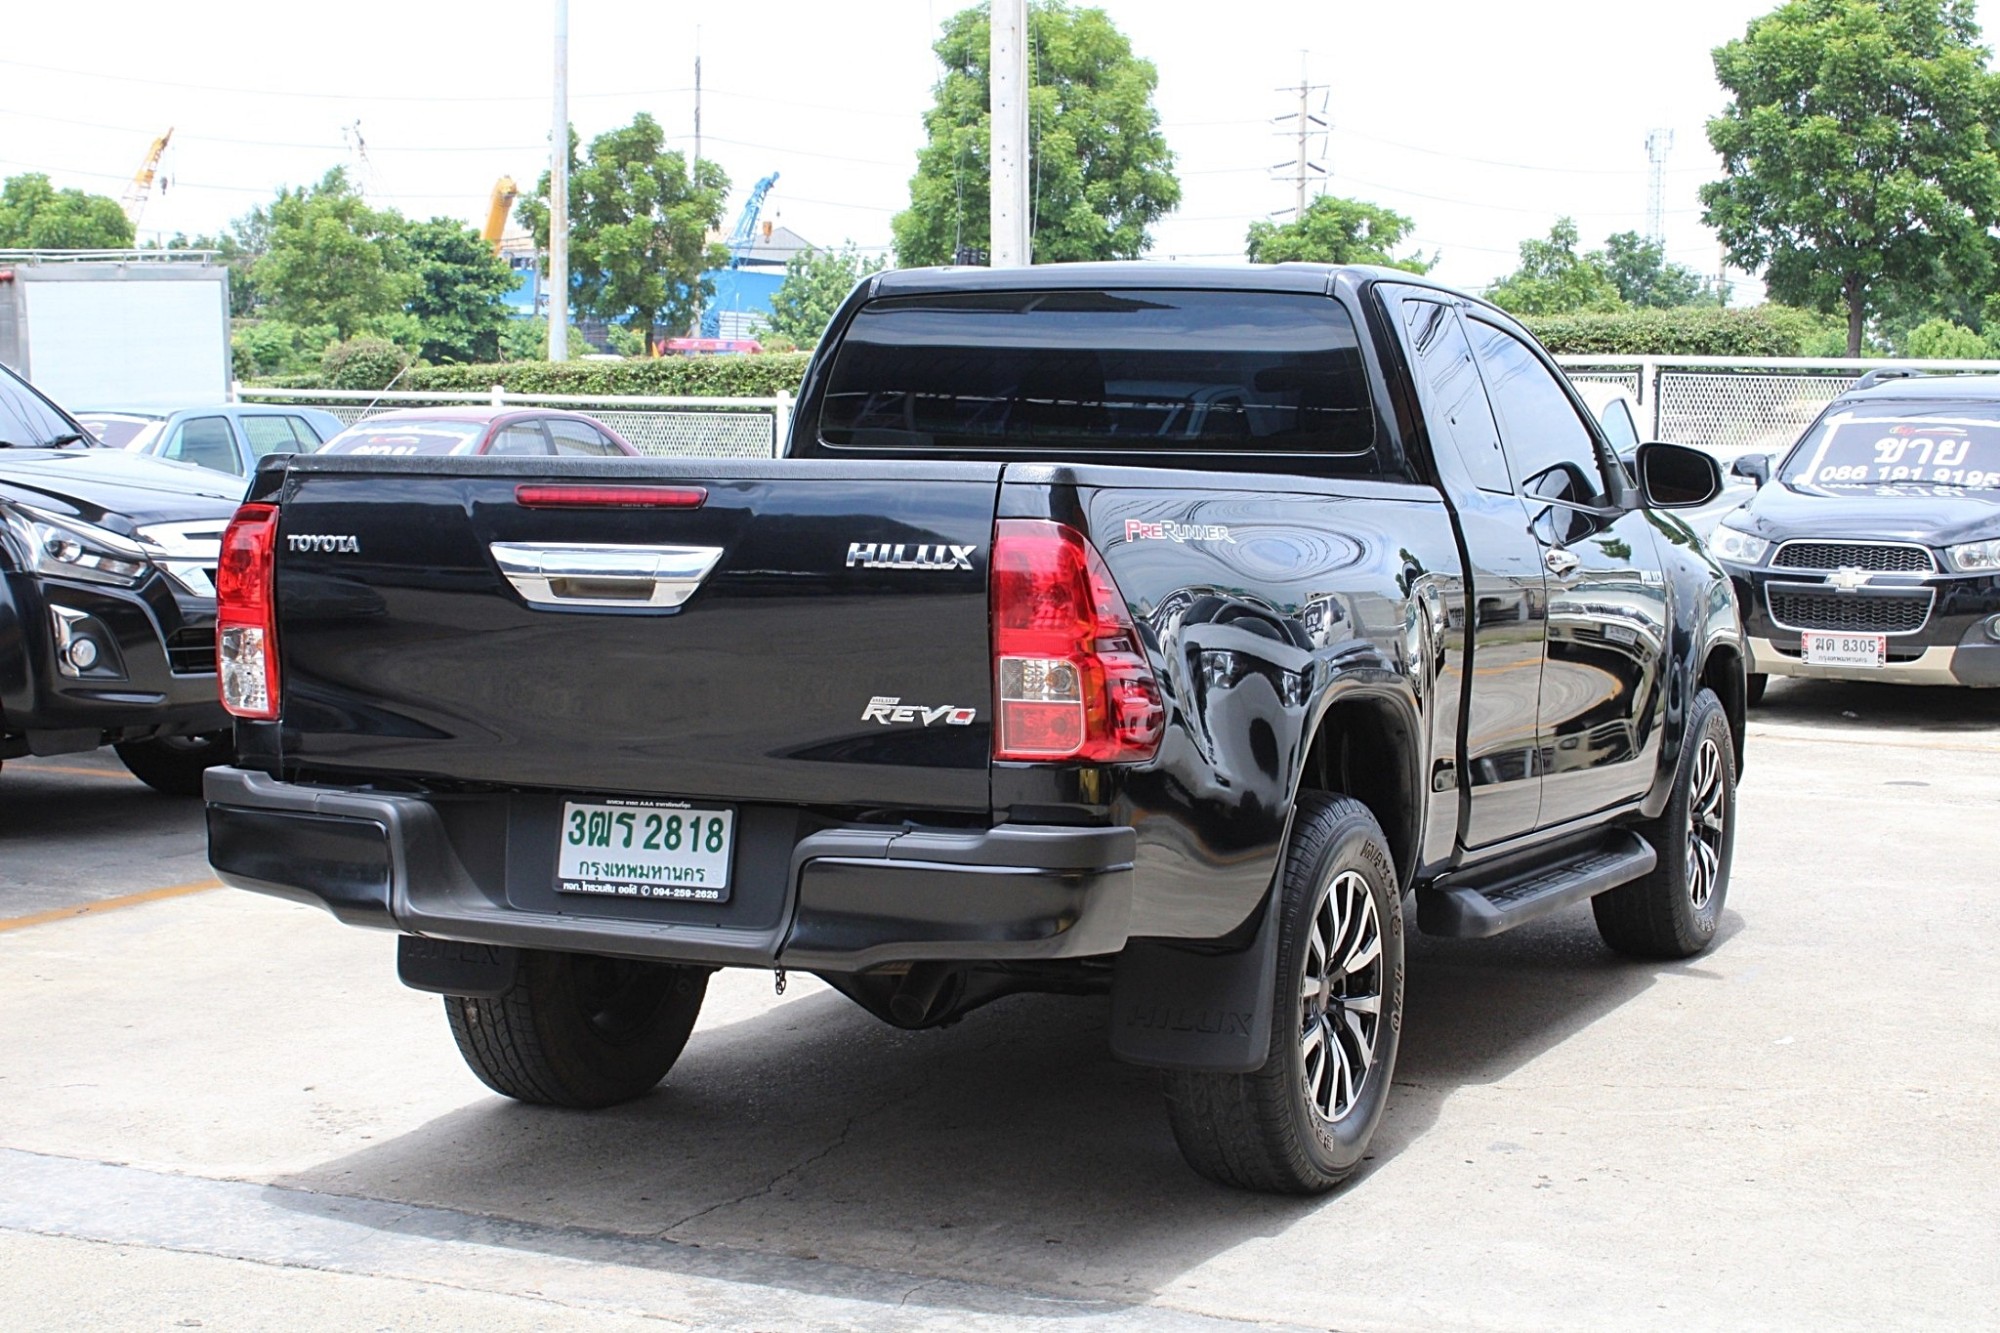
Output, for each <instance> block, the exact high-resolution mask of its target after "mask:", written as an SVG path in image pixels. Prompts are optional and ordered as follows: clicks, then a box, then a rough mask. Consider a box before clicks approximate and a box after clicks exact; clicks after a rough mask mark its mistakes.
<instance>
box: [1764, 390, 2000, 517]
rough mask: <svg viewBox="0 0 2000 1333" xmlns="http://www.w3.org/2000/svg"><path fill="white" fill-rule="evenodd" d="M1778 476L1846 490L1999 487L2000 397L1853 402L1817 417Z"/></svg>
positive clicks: (1952, 491)
mask: <svg viewBox="0 0 2000 1333" xmlns="http://www.w3.org/2000/svg"><path fill="white" fill-rule="evenodd" d="M1779 476H1780V477H1782V478H1783V479H1784V480H1785V481H1786V482H1788V483H1790V484H1791V485H1792V486H1794V487H1796V488H1798V489H1800V490H1806V491H1817V492H1822V493H1824V492H1839V493H1840V494H1843V495H1898V494H1901V495H1907V494H1909V493H1910V492H1911V491H1913V490H1915V491H1917V492H1919V493H1921V492H1924V491H1930V492H1932V493H1935V494H1939V495H1956V494H1962V493H1964V492H1966V491H1982V492H1988V493H1991V492H1996V491H2000V403H1994V402H1990V401H1989V402H1981V401H1970V402H1958V403H1951V402H1922V403H1909V402H1865V401H1864V402H1859V403H1852V404H1849V405H1848V406H1847V407H1845V408H1842V409H1839V410H1836V411H1832V412H1829V413H1827V414H1826V415H1825V416H1824V417H1822V418H1820V420H1819V421H1818V422H1817V423H1816V424H1815V425H1814V426H1813V428H1812V429H1811V430H1810V431H1808V432H1807V433H1806V435H1805V438H1803V439H1802V440H1800V441H1799V444H1798V447H1797V448H1796V449H1794V450H1792V452H1791V454H1790V455H1789V456H1788V457H1787V458H1786V459H1785V462H1784V464H1783V466H1782V467H1781V468H1780V469H1779Z"/></svg>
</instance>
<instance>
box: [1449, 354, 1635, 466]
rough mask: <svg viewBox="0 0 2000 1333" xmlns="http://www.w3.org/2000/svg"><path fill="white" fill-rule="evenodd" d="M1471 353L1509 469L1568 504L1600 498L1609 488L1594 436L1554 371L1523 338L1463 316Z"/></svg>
mask: <svg viewBox="0 0 2000 1333" xmlns="http://www.w3.org/2000/svg"><path fill="white" fill-rule="evenodd" d="M1466 331H1467V334H1468V336H1469V337H1470V339H1471V341H1472V354H1473V356H1474V357H1475V358H1476V359H1477V360H1478V362H1479V371H1480V374H1481V375H1482V376H1484V377H1485V380H1486V393H1487V396H1488V397H1489V398H1491V399H1492V401H1493V410H1494V412H1495V413H1496V414H1497V415H1498V416H1499V418H1500V431H1501V438H1502V439H1503V440H1505V441H1506V446H1507V458H1508V461H1509V462H1510V463H1511V464H1512V465H1513V469H1514V475H1515V476H1517V477H1521V478H1523V479H1524V485H1525V489H1527V491H1528V492H1529V493H1530V494H1532V495H1537V496H1541V497H1544V498H1547V499H1553V500H1568V501H1570V502H1571V503H1573V504H1590V503H1592V502H1594V501H1597V500H1600V499H1602V498H1603V497H1604V495H1605V494H1606V493H1607V492H1608V490H1609V489H1610V488H1609V487H1608V486H1607V485H1606V483H1605V474H1604V459H1603V457H1602V455H1601V454H1600V453H1599V451H1598V446H1597V437H1596V436H1594V435H1592V434H1591V431H1590V427H1589V426H1588V425H1586V424H1584V419H1583V417H1582V415H1580V414H1579V413H1578V412H1577V410H1576V406H1575V404H1573V403H1571V402H1570V398H1569V394H1568V393H1567V392H1566V391H1565V390H1564V389H1563V386H1562V384H1561V383H1560V382H1558V381H1557V379H1556V377H1555V373H1554V372H1553V371H1551V370H1550V369H1549V368H1548V367H1547V366H1546V365H1544V364H1543V363H1542V359H1541V358H1540V357H1539V356H1536V355H1535V352H1534V350H1533V349H1532V348H1530V347H1529V346H1528V345H1527V344H1526V343H1525V342H1522V341H1521V340H1520V339H1519V338H1517V337H1515V336H1514V335H1513V334H1511V333H1509V332H1508V331H1507V330H1505V329H1503V328H1501V327H1499V326H1498V325H1496V324H1488V323H1487V322H1486V321H1485V320H1482V319H1479V318H1477V317H1474V318H1471V319H1468V320H1466Z"/></svg>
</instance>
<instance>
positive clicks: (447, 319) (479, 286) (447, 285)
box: [403, 218, 514, 361]
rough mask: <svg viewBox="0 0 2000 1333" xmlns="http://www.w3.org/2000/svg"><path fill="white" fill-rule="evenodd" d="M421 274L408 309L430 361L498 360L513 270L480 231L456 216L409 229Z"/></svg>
mask: <svg viewBox="0 0 2000 1333" xmlns="http://www.w3.org/2000/svg"><path fill="white" fill-rule="evenodd" d="M403 242H404V244H405V245H406V246H407V247H408V249H409V253H410V259H411V263H412V266H413V269H414V272H415V277H416V280H417V282H416V291H415V293H414V294H413V295H412V296H411V297H410V301H409V305H408V306H407V310H408V312H409V313H410V314H412V315H414V316H416V318H417V323H418V328H419V333H420V339H421V341H420V347H419V351H420V354H421V355H422V356H423V357H424V359H425V360H427V361H494V360H497V359H498V358H499V355H500V330H501V329H502V328H504V327H505V326H506V323H507V307H506V306H505V305H504V304H503V303H502V300H501V298H502V297H504V296H505V295H506V294H507V293H508V291H509V290H511V289H512V288H513V285H514V271H513V269H511V268H509V267H508V266H507V261H506V260H504V259H501V258H499V257H498V256H497V255H495V254H494V253H493V251H492V249H491V248H490V247H489V246H488V245H487V244H486V242H485V241H483V240H481V239H480V237H479V234H478V233H477V232H475V231H473V230H472V228H470V227H468V226H466V225H465V224H464V223H462V222H459V221H457V220H456V219H454V218H432V219H431V220H430V221H429V222H416V223H411V224H410V225H409V226H408V227H406V228H405V229H404V232H403Z"/></svg>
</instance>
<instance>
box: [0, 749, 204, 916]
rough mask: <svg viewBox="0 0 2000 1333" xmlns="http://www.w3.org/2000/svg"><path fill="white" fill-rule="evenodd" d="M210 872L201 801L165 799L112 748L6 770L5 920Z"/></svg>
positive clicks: (1, 800)
mask: <svg viewBox="0 0 2000 1333" xmlns="http://www.w3.org/2000/svg"><path fill="white" fill-rule="evenodd" d="M208 874H209V870H208V858H207V836H206V833H205V832H204V828H203V823H202V804H201V802H200V801H199V800H195V799H192V798H188V797H175V796H162V795H161V794H160V793H158V792H156V791H154V790H153V789H152V788H151V787H148V786H146V785H144V784H143V783H141V782H140V781H139V780H138V779H137V778H134V777H132V776H131V775H130V774H128V773H127V772H126V771H125V769H124V767H123V766H122V765H120V764H119V763H118V761H117V760H116V759H114V758H112V757H111V755H110V751H108V750H107V751H101V752H99V753H96V754H80V755H63V756H60V757H58V758H55V759H50V760H36V759H10V760H8V761H7V762H6V764H5V766H4V768H0V917H8V916H17V915H22V914H24V913H28V912H35V911H42V910H45V909H49V908H56V907H66V906H70V905H73V904H75V903H80V902H88V901H91V900H93V899H99V898H106V897H113V896H116V895H118V894H122V893H127V892H130V891H132V890H133V889H147V888H156V887H158V886H160V885H162V884H169V883H176V882H186V881H188V880H194V879H203V878H206V877H207V876H208ZM135 875H136V876H137V878H136V880H135Z"/></svg>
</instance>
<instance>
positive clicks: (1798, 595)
mask: <svg viewBox="0 0 2000 1333" xmlns="http://www.w3.org/2000/svg"><path fill="white" fill-rule="evenodd" d="M1766 594H1767V596H1768V597H1769V598H1770V607H1771V619H1772V620H1774V621H1776V622H1777V623H1778V624H1779V625H1781V626H1783V627H1784V628H1785V629H1793V630H1800V629H1826V630H1845V631H1847V632H1848V633H1852V634H1909V633H1911V632H1913V631H1915V630H1920V629H1922V628H1923V627H1924V622H1925V621H1927V620H1929V619H1930V616H1931V594H1930V590H1929V589H1928V588H1926V589H1925V590H1924V591H1923V594H1922V595H1921V596H1917V597H1857V596H1855V595H1853V594H1851V593H1837V592H1798V591H1793V590H1789V589H1780V588H1775V587H1774V588H1768V589H1767V590H1766Z"/></svg>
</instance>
